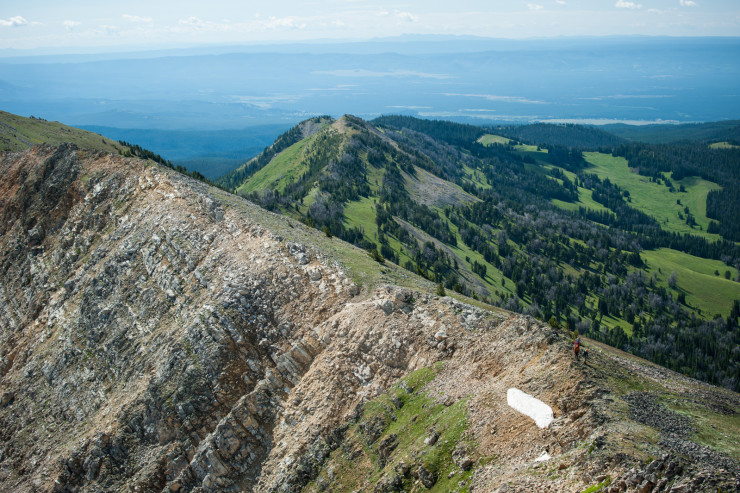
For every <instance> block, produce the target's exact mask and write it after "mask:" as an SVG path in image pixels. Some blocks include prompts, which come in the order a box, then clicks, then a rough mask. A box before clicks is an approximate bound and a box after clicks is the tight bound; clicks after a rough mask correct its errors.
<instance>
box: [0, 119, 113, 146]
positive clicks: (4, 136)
mask: <svg viewBox="0 0 740 493" xmlns="http://www.w3.org/2000/svg"><path fill="white" fill-rule="evenodd" d="M64 142H72V143H74V144H77V146H79V147H82V148H86V149H99V150H101V151H105V152H113V153H116V154H118V153H119V152H122V151H123V149H124V147H123V146H122V145H120V144H119V143H118V142H114V141H112V140H110V139H107V138H105V137H103V136H102V135H98V134H95V133H92V132H88V131H87V130H80V129H79V128H74V127H68V126H67V125H63V124H61V123H59V122H49V121H45V120H37V119H34V118H24V117H22V116H17V115H13V114H11V113H6V112H4V111H0V151H19V150H22V149H26V148H28V147H31V146H33V145H36V144H50V145H59V144H62V143H64Z"/></svg>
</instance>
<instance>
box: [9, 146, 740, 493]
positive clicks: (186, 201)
mask: <svg viewBox="0 0 740 493" xmlns="http://www.w3.org/2000/svg"><path fill="white" fill-rule="evenodd" d="M1 159H2V162H1V163H0V176H2V180H1V181H0V234H1V235H2V236H1V240H0V247H1V248H0V379H1V380H0V385H1V387H0V391H1V392H0V489H2V490H5V491H58V492H62V491H183V492H184V491H298V490H300V489H301V488H303V487H304V486H306V485H307V484H308V483H309V482H311V481H313V480H314V479H316V478H317V477H319V476H320V475H321V474H322V471H323V470H324V468H325V466H326V464H328V463H329V461H330V458H331V456H332V453H334V451H336V450H339V449H341V447H342V446H343V444H344V445H346V444H349V443H350V441H349V439H348V438H347V436H346V433H347V430H348V429H349V428H348V427H349V426H350V424H351V423H356V422H357V420H358V419H360V417H361V416H362V413H363V406H364V405H365V404H366V403H368V402H370V401H372V400H373V399H374V398H376V397H378V396H379V395H381V394H383V393H384V392H386V391H387V390H388V389H389V388H391V386H393V385H394V384H396V383H397V382H398V381H399V379H401V378H402V377H404V376H406V375H408V374H409V373H410V372H412V371H414V370H421V369H424V368H428V367H431V366H434V365H435V364H437V363H438V362H443V363H444V364H443V365H442V366H440V367H439V368H440V370H439V376H438V377H437V378H435V379H434V380H433V381H431V382H430V383H428V384H427V386H426V387H424V388H425V389H426V390H425V391H426V392H428V393H429V395H430V396H431V395H436V396H437V397H435V398H437V399H438V400H440V401H441V402H444V405H445V406H451V405H453V404H454V403H455V402H458V401H460V400H461V399H463V398H466V399H469V401H466V402H467V404H466V405H467V406H468V407H469V411H468V413H469V421H470V422H471V423H472V425H471V428H470V430H469V434H470V436H472V437H474V438H475V441H476V443H478V444H479V450H467V449H465V450H463V449H461V448H458V449H456V451H455V454H456V455H455V456H454V461H455V464H459V466H458V467H459V468H460V470H464V471H472V472H471V474H472V473H475V477H474V479H473V480H472V483H471V484H472V485H473V486H475V487H476V488H477V489H478V490H479V491H491V489H492V488H494V487H495V488H498V487H501V485H512V486H511V487H509V486H507V487H509V488H510V489H509V491H514V490H515V489H512V488H515V485H516V484H519V485H521V488H520V490H522V491H524V490H527V491H532V490H531V489H528V488H530V487H532V486H533V485H535V486H536V485H538V484H539V485H542V484H547V483H548V481H549V482H550V483H552V485H553V486H552V489H553V490H555V491H571V490H573V489H574V488H575V489H578V488H581V486H583V487H586V486H588V485H589V484H591V483H592V481H593V478H594V477H597V476H599V475H600V474H609V475H611V477H614V478H618V477H620V478H624V479H623V482H624V484H625V485H626V487H634V486H635V485H633V484H632V483H634V480H635V479H640V478H642V480H643V481H645V479H646V478H647V479H650V480H652V479H653V478H654V479H655V480H656V482H655V483H654V484H653V486H656V487H657V485H658V484H660V481H662V480H663V479H666V480H667V481H672V483H670V484H674V483H675V484H677V485H678V484H681V485H683V484H686V485H695V484H696V483H692V482H691V481H692V480H695V479H696V478H697V477H701V475H700V474H699V475H697V474H693V473H692V471H695V470H698V469H696V468H695V467H694V468H693V469H692V467H693V466H692V465H691V462H690V461H692V460H694V461H695V462H696V463H697V464H699V463H701V461H700V460H699V459H700V458H699V459H696V460H695V459H692V458H690V457H689V458H686V457H684V456H682V457H683V458H682V459H681V460H682V461H684V463H685V464H684V463H682V466H681V467H680V468H678V466H676V467H674V466H672V465H671V464H673V462H671V461H672V460H673V459H669V458H665V459H663V462H661V464H660V465H659V466H655V467H654V468H653V470H651V471H649V472H647V473H642V472H640V473H639V474H638V473H637V472H635V471H638V470H639V467H641V466H640V460H641V458H643V456H645V455H646V454H645V453H643V452H641V451H638V450H630V451H629V452H628V453H627V452H624V451H623V450H622V449H621V448H615V447H616V444H617V443H618V439H617V438H613V437H614V436H617V435H611V434H610V433H612V432H614V431H615V430H620V431H619V433H621V435H619V436H620V437H621V436H623V435H624V434H625V433H627V432H628V431H629V430H627V428H624V429H623V428H620V427H621V426H622V423H625V422H627V421H629V420H628V418H627V416H626V415H625V414H629V413H628V412H627V413H625V411H624V410H623V409H622V408H620V407H619V405H617V404H615V399H616V397H614V396H611V397H610V392H611V389H610V387H609V386H608V382H609V380H608V378H610V377H612V376H613V374H614V372H613V371H608V372H604V371H602V370H599V368H600V367H599V364H601V365H602V367H601V368H612V367H614V368H616V367H619V368H623V367H624V365H623V364H622V363H619V362H618V357H617V356H612V355H611V353H609V352H608V350H607V349H604V350H603V351H604V352H603V354H600V353H599V351H596V350H595V351H592V354H593V355H594V360H595V362H594V363H593V364H594V365H595V366H594V367H592V368H586V367H582V366H579V365H578V364H576V363H574V362H573V361H572V360H571V358H572V356H571V355H570V353H569V351H568V350H567V347H568V345H567V342H566V337H565V335H564V334H563V333H560V332H558V331H556V330H554V329H552V328H550V327H549V326H546V325H544V324H542V323H540V322H537V321H534V320H532V319H530V318H528V317H521V316H518V315H513V314H509V313H504V312H490V311H485V310H482V309H479V308H475V307H472V306H470V305H466V304H463V303H460V302H458V301H456V300H453V299H452V298H438V297H435V296H432V295H429V294H425V293H424V292H420V291H414V290H409V289H402V288H398V287H394V286H379V287H374V286H370V287H368V286H358V285H357V284H356V283H355V282H354V281H353V280H352V279H351V278H350V277H349V276H348V274H347V272H346V270H345V269H344V268H343V267H342V264H340V263H338V262H336V261H335V259H332V258H331V257H330V256H328V255H327V254H325V253H324V252H322V251H321V250H320V249H318V248H316V247H315V246H314V245H312V244H311V243H310V242H301V241H298V240H300V238H310V237H311V234H312V233H310V232H308V231H307V230H305V229H304V228H303V226H301V225H289V226H290V227H291V228H295V229H296V231H298V230H300V234H297V233H296V235H295V238H291V237H288V236H287V235H286V236H283V234H282V233H277V232H276V230H275V229H274V228H272V227H271V223H272V222H281V223H285V221H286V220H285V219H284V218H282V217H279V216H275V215H272V214H269V213H267V212H265V211H262V210H260V209H258V208H257V207H256V206H253V205H252V204H250V203H248V202H246V201H244V200H242V199H238V198H236V197H233V196H230V195H227V194H224V193H222V192H220V191H218V190H216V189H213V188H210V187H207V186H205V185H204V184H202V183H199V182H195V181H193V180H190V179H189V178H187V177H184V176H182V175H180V174H178V173H176V172H174V171H172V170H169V169H165V168H160V167H158V166H155V165H151V164H149V163H146V162H144V161H141V160H136V159H125V158H121V157H115V156H112V155H109V154H105V153H102V152H94V151H85V150H80V149H77V148H76V147H74V146H61V147H59V148H52V147H35V148H32V149H31V150H29V151H25V152H21V153H6V154H4V155H2V156H1ZM257 218H259V219H257ZM334 241H339V240H334ZM347 248H350V247H347ZM358 255H362V253H360V252H359V251H358ZM442 368H443V369H442ZM600 371H602V372H601V373H599V372H600ZM508 387H517V388H522V389H523V390H524V391H526V392H528V393H531V394H533V395H537V396H538V398H540V399H542V400H545V401H547V402H549V403H550V405H551V406H552V407H553V409H554V410H555V418H556V420H555V422H554V423H553V425H552V426H551V427H550V428H548V429H547V430H545V431H542V430H539V429H538V428H537V427H536V426H535V425H534V423H532V422H531V421H528V419H529V418H527V417H526V416H522V415H520V414H518V413H516V412H515V411H513V410H511V409H509V408H507V406H506V404H505V402H506V401H505V393H506V388H508ZM574 389H576V391H574ZM502 391H503V396H504V397H503V398H501V395H500V392H502ZM435 393H436V394H435ZM722 395H723V396H725V397H724V399H725V402H726V403H725V406H726V407H727V408H728V409H729V410H730V411H731V412H734V413H736V412H737V411H738V409H739V408H740V405H738V398H737V395H735V394H731V393H723V394H722ZM626 399H627V400H624V401H623V400H619V402H620V403H622V404H623V408H624V409H632V408H634V406H633V405H632V402H633V401H635V398H633V397H630V398H626ZM630 399H631V400H630ZM447 401H449V402H447ZM643 401H644V399H642V400H640V401H639V402H643ZM399 402H400V401H399ZM627 402H629V403H630V404H627ZM635 402H637V401H635ZM622 404H620V405H622ZM397 405H398V406H399V408H400V404H397ZM630 406H632V407H630ZM635 409H640V410H641V411H640V412H637V411H635V412H637V413H638V414H636V415H635V416H637V417H635V416H633V418H635V419H633V420H632V421H629V422H630V423H633V424H634V423H637V424H635V426H643V427H645V426H651V423H652V422H651V421H649V419H651V418H643V417H642V416H643V414H644V412H647V413H648V414H649V413H650V411H651V409H652V408H651V407H650V406H645V405H642V406H638V408H635ZM645 409H647V411H645ZM640 413H642V414H640ZM620 420H621V421H620ZM615 423H617V424H615ZM630 426H632V425H630ZM656 426H657V427H658V428H660V430H662V428H661V426H662V425H656ZM682 426H683V425H682ZM686 426H687V427H688V426H690V425H688V424H687V425H686ZM376 428H377V429H376V430H375V431H372V423H370V424H368V425H367V427H366V428H365V431H366V433H367V434H372V433H375V436H374V439H373V440H372V441H369V442H368V443H370V444H374V445H373V446H374V447H375V449H376V450H377V453H378V457H379V463H378V464H377V467H380V468H381V469H382V468H383V467H391V466H392V467H394V468H396V469H395V470H397V471H401V472H397V473H395V475H394V476H393V477H388V478H385V479H383V481H385V482H384V483H382V481H381V482H380V483H378V484H381V483H382V484H385V485H386V486H384V488H385V487H387V488H386V490H387V491H395V490H393V488H400V487H402V486H403V485H404V484H406V483H404V481H407V479H404V478H407V477H408V475H409V474H412V473H413V471H416V472H415V473H414V474H416V475H417V476H418V481H419V482H420V484H422V485H423V486H424V487H428V488H431V487H435V485H437V484H439V483H438V482H439V481H442V480H444V479H445V478H446V477H445V478H442V477H439V476H438V475H437V474H436V473H435V472H434V471H430V470H427V469H425V468H424V466H423V465H419V464H416V465H415V468H411V467H410V465H406V466H404V467H400V469H399V466H398V460H397V458H396V457H395V456H394V454H397V453H399V448H400V447H399V446H398V443H399V441H398V437H391V434H389V433H386V428H387V423H385V422H382V423H379V424H378V426H377V427H376ZM686 429H688V428H686ZM625 430H626V431H625ZM435 433H436V431H435ZM615 433H616V432H615ZM440 437H441V438H440ZM437 438H438V439H439V440H441V441H442V440H443V438H444V435H439V434H437ZM688 438H690V437H687V436H684V435H682V436H681V439H682V440H688ZM435 442H436V439H435ZM682 443H683V442H682ZM687 443H689V442H687ZM584 444H591V446H592V448H595V449H597V451H596V453H593V454H592V452H593V450H589V451H588V454H586V453H585V450H586V449H585V448H584ZM429 446H430V447H434V446H439V445H435V444H429ZM610 447H611V448H610ZM654 447H655V450H664V451H665V450H667V448H666V447H665V446H663V445H661V444H660V443H656V444H655V445H654ZM661 447H663V448H661ZM345 448H347V450H349V446H347V447H345ZM543 449H546V450H548V451H549V453H550V454H551V455H552V456H553V457H555V458H556V459H554V460H556V461H557V463H558V466H557V467H556V468H555V467H554V469H555V470H557V471H565V472H563V473H562V474H560V475H558V478H557V479H552V478H550V479H548V478H547V477H545V476H541V477H540V476H538V475H537V474H535V473H532V471H535V472H536V469H533V468H534V467H535V463H534V462H532V460H533V459H534V458H535V457H536V456H538V455H539V454H540V452H541V451H542V450H543ZM494 451H497V452H495V453H494ZM350 452H351V450H350ZM619 453H621V454H622V455H623V456H620V455H618V454H619ZM675 453H681V451H675ZM496 454H498V456H499V458H501V457H506V458H507V461H502V460H482V458H484V457H489V456H490V457H493V456H494V455H496ZM661 457H662V456H661ZM722 457H723V458H724V459H726V461H727V462H723V463H722V466H723V467H726V468H727V467H729V468H733V467H737V466H736V463H735V462H734V461H733V459H732V458H730V457H726V456H722ZM615 458H619V460H617V459H615ZM451 460H452V459H451ZM566 461H567V462H568V464H567V465H566V466H565V467H564V468H563V469H560V466H561V465H563V464H565V462H566ZM610 461H611V462H610ZM686 461H689V462H686ZM575 464H579V466H578V471H577V472H576V471H575ZM704 466H706V467H711V464H708V465H707V464H703V463H702V467H704ZM697 467H698V466H697ZM633 469H634V471H632V472H630V471H631V470H633ZM735 470H736V469H735ZM409 471H411V472H409ZM571 471H572V473H570V472H571ZM667 471H671V472H670V473H668V472H667ZM702 471H705V469H702ZM650 474H652V476H651V475H650ZM692 474H693V475H692ZM702 474H705V472H702ZM396 476H397V477H396ZM728 477H729V476H728ZM728 481H729V482H731V479H727V481H725V482H724V483H723V482H721V481H720V483H717V482H716V481H715V482H712V483H711V485H712V487H715V486H717V485H718V484H719V486H722V485H726V484H729V483H728ZM620 484H621V483H620ZM640 484H642V483H640ZM670 484H668V483H667V482H666V483H664V484H663V486H662V487H663V488H664V489H663V490H661V491H668V490H667V489H665V486H666V485H667V486H669V487H670ZM707 484H709V483H707ZM638 486H639V485H638ZM363 487H364V486H363ZM692 487H693V486H692ZM388 488H390V489H388ZM613 488H614V487H613V486H612V489H613ZM535 489H537V488H535ZM615 491H616V490H615ZM620 491H622V490H620Z"/></svg>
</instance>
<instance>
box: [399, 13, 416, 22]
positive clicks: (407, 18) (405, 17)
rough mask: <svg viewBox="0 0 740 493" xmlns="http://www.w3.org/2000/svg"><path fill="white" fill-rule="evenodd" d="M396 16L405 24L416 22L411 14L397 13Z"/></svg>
mask: <svg viewBox="0 0 740 493" xmlns="http://www.w3.org/2000/svg"><path fill="white" fill-rule="evenodd" d="M396 16H398V18H399V19H401V20H402V21H406V22H416V21H417V18H416V16H415V15H414V14H412V13H411V12H397V13H396Z"/></svg>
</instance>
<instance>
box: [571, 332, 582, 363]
mask: <svg viewBox="0 0 740 493" xmlns="http://www.w3.org/2000/svg"><path fill="white" fill-rule="evenodd" d="M580 350H581V338H580V337H576V342H575V343H574V344H573V354H575V356H576V359H578V353H579V352H580Z"/></svg>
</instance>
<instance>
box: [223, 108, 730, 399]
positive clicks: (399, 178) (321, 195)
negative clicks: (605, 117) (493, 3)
mask: <svg viewBox="0 0 740 493" xmlns="http://www.w3.org/2000/svg"><path fill="white" fill-rule="evenodd" d="M708 128H710V126H708ZM725 130H726V129H725ZM725 130H723V132H725V133H726V131H725ZM703 135H707V134H703ZM718 146H724V147H718ZM738 162H740V154H739V153H738V148H736V147H734V146H732V145H724V144H721V143H715V142H711V141H697V142H687V141H683V142H681V143H678V144H671V145H668V144H660V145H653V144H642V143H628V142H627V141H625V140H623V139H620V138H617V137H615V136H614V135H611V134H608V133H607V132H604V131H602V130H599V129H595V128H590V127H582V126H577V125H545V124H535V125H528V126H520V127H496V128H484V127H477V126H473V125H462V124H457V123H452V122H445V121H430V120H419V119H415V118H411V117H402V116H388V117H381V118H378V119H376V120H373V121H372V122H366V121H363V120H361V119H359V118H356V117H353V116H348V115H347V116H344V117H342V118H340V119H338V120H333V119H330V118H328V117H319V118H314V119H311V120H307V121H305V122H303V123H302V124H300V125H298V126H297V127H295V128H294V129H293V130H291V131H289V132H288V133H286V134H284V135H283V136H281V137H280V138H279V139H278V140H277V141H276V142H275V144H273V145H272V146H271V147H269V148H267V149H266V150H265V151H264V152H263V153H262V154H261V155H259V156H257V157H256V158H254V159H252V160H251V161H249V162H247V163H245V164H244V165H243V166H241V167H240V168H238V169H237V170H235V171H233V172H232V173H230V174H228V175H226V176H225V177H224V178H222V179H221V180H220V184H221V185H222V186H224V187H226V188H228V189H230V190H233V191H234V192H236V193H237V194H240V195H242V196H244V197H247V198H249V199H250V200H252V201H254V202H256V203H259V204H260V205H262V206H263V207H265V208H267V209H270V210H273V211H276V212H281V213H282V214H284V215H286V216H287V217H291V218H294V219H296V220H299V221H301V222H303V223H305V224H307V225H310V226H313V227H315V228H316V229H319V230H321V231H324V233H325V234H327V235H330V236H337V237H340V238H342V239H344V240H345V241H347V242H350V243H353V244H355V245H356V246H358V247H360V248H363V249H365V250H367V251H368V252H370V254H371V255H372V256H373V257H374V258H376V259H378V260H379V261H386V263H387V264H389V263H392V264H396V265H398V266H402V267H404V268H405V269H406V270H408V271H410V272H412V273H414V274H417V275H420V276H422V277H424V278H426V279H428V280H429V281H430V282H433V283H435V284H437V285H438V288H439V289H440V290H448V291H452V292H458V293H461V294H464V295H466V296H469V297H472V298H474V299H478V300H481V301H484V302H486V303H488V304H493V305H496V306H499V307H501V308H505V309H508V310H512V311H517V312H520V313H525V314H528V315H532V316H534V317H537V318H539V319H541V320H545V321H549V322H550V323H552V324H553V325H560V326H563V327H567V328H569V329H570V330H572V331H578V332H579V333H581V334H586V335H588V336H590V337H593V338H595V339H598V340H600V341H602V342H605V343H608V344H610V345H613V346H616V347H618V348H621V349H624V350H627V351H629V352H632V353H635V354H637V355H639V356H642V357H645V358H648V359H650V360H652V361H654V362H656V363H659V364H661V365H665V366H668V367H670V368H672V369H674V370H677V371H681V372H683V373H685V374H687V375H690V376H694V377H697V378H700V379H703V380H706V381H709V382H711V383H716V384H720V385H723V386H726V387H728V388H731V389H734V390H737V389H738V388H739V387H738V386H739V385H740V354H738V353H737V352H736V351H733V350H732V348H733V347H737V345H738V344H740V332H739V331H738V330H737V327H738V316H740V273H739V272H738V270H737V267H738V266H740V248H739V247H738V244H737V242H736V241H734V240H736V236H735V232H734V228H735V227H734V226H733V225H732V224H733V223H732V221H730V220H729V218H730V217H732V213H731V211H734V210H740V203H739V202H738V201H737V199H736V197H737V196H740V195H738V194H733V193H732V192H731V191H732V190H740V176H739V175H737V169H739V168H737V163H738ZM720 341H726V342H720Z"/></svg>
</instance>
